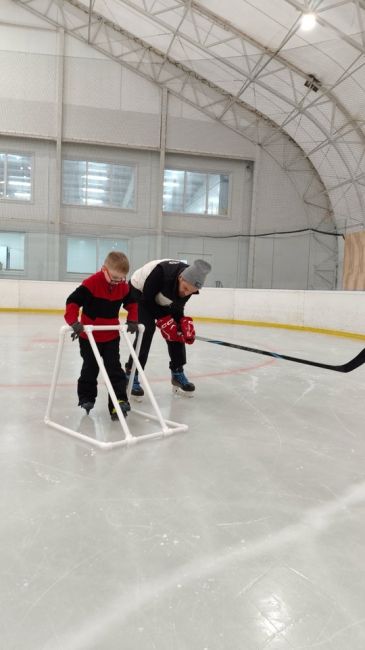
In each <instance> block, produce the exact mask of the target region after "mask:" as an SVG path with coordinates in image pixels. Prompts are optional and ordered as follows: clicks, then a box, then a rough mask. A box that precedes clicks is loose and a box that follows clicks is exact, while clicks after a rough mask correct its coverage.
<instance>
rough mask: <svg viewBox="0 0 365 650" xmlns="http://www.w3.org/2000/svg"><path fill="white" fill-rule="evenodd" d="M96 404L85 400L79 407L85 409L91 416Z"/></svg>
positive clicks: (81, 401) (80, 402)
mask: <svg viewBox="0 0 365 650" xmlns="http://www.w3.org/2000/svg"><path fill="white" fill-rule="evenodd" d="M94 405H95V402H92V401H91V400H88V399H84V400H81V399H80V401H79V406H81V408H82V409H85V411H86V414H87V415H89V413H90V411H91V409H92V408H94Z"/></svg>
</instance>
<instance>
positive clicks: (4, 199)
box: [0, 149, 35, 232]
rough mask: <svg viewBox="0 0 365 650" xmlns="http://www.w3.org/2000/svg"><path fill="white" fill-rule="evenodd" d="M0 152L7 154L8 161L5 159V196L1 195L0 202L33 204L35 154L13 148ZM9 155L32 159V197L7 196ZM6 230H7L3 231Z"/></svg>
mask: <svg viewBox="0 0 365 650" xmlns="http://www.w3.org/2000/svg"><path fill="white" fill-rule="evenodd" d="M0 154H3V155H4V156H6V161H5V169H6V172H5V170H4V196H0V203H20V204H21V205H31V204H34V176H35V174H34V172H35V154H34V152H33V151H24V150H23V151H12V150H11V149H0ZM8 156H27V158H30V160H31V169H30V198H29V199H19V198H14V199H12V198H11V197H9V196H5V189H6V187H7V183H8V174H7V166H8V160H7V157H8ZM2 232H5V231H2Z"/></svg>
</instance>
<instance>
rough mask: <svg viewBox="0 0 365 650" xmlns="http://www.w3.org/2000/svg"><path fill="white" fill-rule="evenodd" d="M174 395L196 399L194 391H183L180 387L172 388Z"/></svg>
mask: <svg viewBox="0 0 365 650" xmlns="http://www.w3.org/2000/svg"><path fill="white" fill-rule="evenodd" d="M172 394H173V395H182V396H184V397H194V391H193V390H192V391H187V390H183V389H182V388H180V387H179V386H172Z"/></svg>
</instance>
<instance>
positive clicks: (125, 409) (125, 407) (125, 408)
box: [110, 399, 131, 421]
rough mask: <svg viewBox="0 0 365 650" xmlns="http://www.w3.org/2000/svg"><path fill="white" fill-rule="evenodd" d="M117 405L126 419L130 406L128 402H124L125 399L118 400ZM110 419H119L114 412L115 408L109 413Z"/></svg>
mask: <svg viewBox="0 0 365 650" xmlns="http://www.w3.org/2000/svg"><path fill="white" fill-rule="evenodd" d="M118 404H119V406H120V408H121V411H122V413H123V415H124V417H125V418H126V417H127V415H128V411H130V410H131V406H130V404H129V402H128V400H126V399H118ZM110 417H111V419H112V420H113V421H114V420H118V419H119V418H118V413H117V412H116V410H115V407H114V408H113V410H112V412H111V413H110Z"/></svg>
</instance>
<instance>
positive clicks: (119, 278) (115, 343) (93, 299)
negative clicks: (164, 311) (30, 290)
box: [65, 251, 138, 420]
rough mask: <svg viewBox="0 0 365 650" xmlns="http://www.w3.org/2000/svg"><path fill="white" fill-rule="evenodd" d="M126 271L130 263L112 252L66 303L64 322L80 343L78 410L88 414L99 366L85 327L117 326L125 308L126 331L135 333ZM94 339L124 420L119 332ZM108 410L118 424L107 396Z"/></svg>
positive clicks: (98, 334) (125, 402) (135, 317)
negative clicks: (83, 410)
mask: <svg viewBox="0 0 365 650" xmlns="http://www.w3.org/2000/svg"><path fill="white" fill-rule="evenodd" d="M128 271H129V261H128V258H127V257H126V255H124V253H120V252H117V251H111V252H110V253H109V254H108V255H107V257H106V259H105V262H104V264H103V266H102V267H101V270H100V271H98V272H97V273H94V275H91V276H90V277H88V278H86V280H84V281H83V283H82V284H81V285H80V286H79V287H77V289H76V290H75V291H73V292H72V293H71V294H70V295H69V297H68V298H67V301H66V312H65V321H66V323H67V324H68V325H70V326H71V327H72V329H73V333H72V334H71V338H72V340H75V339H77V338H78V339H79V344H80V354H81V357H82V360H83V364H82V368H81V374H80V377H79V380H78V383H77V394H78V398H79V406H81V408H83V409H85V411H86V413H87V414H89V411H90V410H91V409H92V408H93V406H94V404H95V399H96V395H97V376H98V373H99V366H98V364H97V361H96V359H95V355H94V352H93V350H92V347H91V345H90V343H89V339H88V338H87V335H86V333H85V332H84V325H118V324H119V310H120V307H121V305H124V307H126V309H127V311H128V316H127V325H128V327H127V331H128V332H132V333H136V332H137V331H138V315H137V314H138V311H137V304H136V303H135V302H134V299H133V298H132V297H131V295H130V293H129V285H128V283H127V282H126V275H127V273H128ZM80 308H82V312H81V318H80V320H79V311H80ZM93 336H94V339H95V342H96V345H97V348H98V350H99V353H100V355H101V357H102V359H103V361H104V366H105V370H106V371H107V373H108V376H109V379H110V382H111V384H112V386H113V389H114V391H115V394H116V397H117V400H118V402H119V404H120V408H121V409H122V411H123V414H124V416H125V417H126V416H127V413H128V411H130V405H129V402H128V399H127V393H126V376H125V373H124V370H123V369H122V366H121V363H120V356H119V341H120V336H119V332H118V330H100V331H95V332H93ZM108 408H109V413H110V416H111V419H112V420H117V419H118V415H117V413H116V410H115V408H114V406H113V402H112V401H111V399H110V396H109V400H108Z"/></svg>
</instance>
